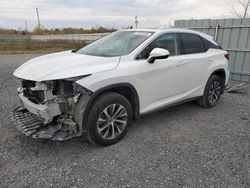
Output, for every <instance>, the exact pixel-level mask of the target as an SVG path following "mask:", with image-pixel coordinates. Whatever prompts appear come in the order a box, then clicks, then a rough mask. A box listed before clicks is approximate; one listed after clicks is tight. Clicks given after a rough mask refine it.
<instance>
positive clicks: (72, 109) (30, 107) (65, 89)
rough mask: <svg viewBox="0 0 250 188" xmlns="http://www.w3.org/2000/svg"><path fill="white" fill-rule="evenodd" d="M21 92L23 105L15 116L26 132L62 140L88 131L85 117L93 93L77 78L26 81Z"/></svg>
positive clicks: (19, 127)
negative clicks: (76, 80)
mask: <svg viewBox="0 0 250 188" xmlns="http://www.w3.org/2000/svg"><path fill="white" fill-rule="evenodd" d="M18 94H19V98H20V100H21V103H22V105H21V106H20V107H18V108H16V109H14V110H13V111H12V118H13V120H14V122H15V125H16V127H17V128H18V129H19V130H21V131H22V132H23V133H24V134H25V135H27V136H31V137H33V138H46V139H51V140H59V141H62V140H67V139H70V138H73V137H76V136H81V135H82V133H83V132H84V128H83V122H82V119H83V114H84V110H85V106H86V104H87V102H88V100H89V98H90V96H91V94H92V92H90V91H88V90H86V89H85V88H83V87H82V86H80V85H78V84H77V83H76V82H75V81H74V80H70V79H69V80H55V81H46V82H35V81H29V80H22V87H20V88H19V89H18Z"/></svg>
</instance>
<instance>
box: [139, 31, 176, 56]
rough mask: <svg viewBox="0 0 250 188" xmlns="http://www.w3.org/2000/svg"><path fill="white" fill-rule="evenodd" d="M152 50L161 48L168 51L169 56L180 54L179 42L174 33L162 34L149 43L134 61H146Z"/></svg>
mask: <svg viewBox="0 0 250 188" xmlns="http://www.w3.org/2000/svg"><path fill="white" fill-rule="evenodd" d="M154 48H163V49H166V50H168V51H169V53H170V56H174V55H179V54H180V42H179V37H178V35H177V34H176V33H167V34H163V35H161V36H160V37H158V38H157V39H155V40H154V41H153V42H151V43H150V44H149V45H148V46H147V47H146V48H145V49H144V50H143V51H142V52H141V53H140V54H139V55H138V56H137V58H136V59H147V58H148V57H149V55H150V52H151V51H152V50H153V49H154Z"/></svg>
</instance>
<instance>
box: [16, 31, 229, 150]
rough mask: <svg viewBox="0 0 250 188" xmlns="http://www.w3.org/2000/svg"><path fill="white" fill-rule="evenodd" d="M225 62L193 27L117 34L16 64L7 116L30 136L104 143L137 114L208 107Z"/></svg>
mask: <svg viewBox="0 0 250 188" xmlns="http://www.w3.org/2000/svg"><path fill="white" fill-rule="evenodd" d="M228 59H229V54H228V52H227V51H225V50H223V49H222V48H221V47H220V46H219V45H218V44H217V43H216V42H215V41H214V40H213V38H212V37H211V36H208V35H205V34H203V33H200V32H196V31H192V30H187V29H159V30H141V29H140V30H122V31H117V32H114V33H112V34H110V35H108V36H106V37H104V38H102V39H100V40H98V41H96V42H93V43H92V44H89V45H88V46H86V47H84V48H82V49H79V50H72V51H65V52H60V53H54V54H49V55H45V56H41V57H38V58H35V59H32V60H30V61H28V62H27V63H25V64H23V65H22V66H21V67H19V68H18V69H16V70H15V72H14V75H15V76H16V77H17V78H19V79H20V80H21V83H22V86H21V87H20V88H18V93H19V97H20V99H21V102H22V105H21V106H20V107H18V108H16V109H15V110H13V112H12V115H13V119H14V121H15V124H16V126H17V127H18V128H19V129H20V130H21V131H22V132H23V133H25V134H26V135H27V136H31V137H33V138H47V139H52V140H66V139H70V138H72V137H76V136H81V135H82V134H83V133H86V135H87V137H88V138H89V140H90V141H91V142H93V143H95V144H97V145H102V146H107V145H111V144H114V143H116V142H118V141H119V140H120V139H121V138H122V137H123V136H124V135H125V134H126V132H127V130H128V128H129V126H130V125H131V123H132V121H136V120H137V119H138V118H139V117H140V115H142V114H146V113H150V112H152V111H155V110H158V109H161V108H163V107H169V106H173V105H175V104H180V103H182V102H186V101H190V100H197V101H198V104H199V105H201V106H202V107H206V108H209V107H213V106H215V105H216V104H217V103H218V100H219V99H220V96H221V94H222V93H223V91H224V88H225V85H226V84H227V83H228V79H229V71H228Z"/></svg>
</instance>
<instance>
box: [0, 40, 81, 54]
mask: <svg viewBox="0 0 250 188" xmlns="http://www.w3.org/2000/svg"><path fill="white" fill-rule="evenodd" d="M85 45H86V43H85V42H83V41H63V40H54V41H32V40H26V41H0V54H25V53H50V52H59V51H64V50H71V49H79V48H81V47H83V46H85Z"/></svg>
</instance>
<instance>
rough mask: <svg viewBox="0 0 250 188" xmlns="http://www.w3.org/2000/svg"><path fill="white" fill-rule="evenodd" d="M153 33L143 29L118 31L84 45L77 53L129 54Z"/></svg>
mask: <svg viewBox="0 0 250 188" xmlns="http://www.w3.org/2000/svg"><path fill="white" fill-rule="evenodd" d="M152 34H153V33H152V32H143V31H117V32H114V33H112V34H110V35H108V36H105V37H103V38H101V39H100V40H97V41H95V42H93V43H91V44H89V45H87V46H86V47H83V48H82V49H80V50H78V51H77V52H76V53H79V54H85V55H93V56H101V57H116V56H122V55H127V54H129V53H131V52H132V51H133V50H134V49H136V48H137V47H138V46H139V45H140V44H141V43H143V42H144V41H145V40H146V39H148V38H149V37H150V36H151V35H152Z"/></svg>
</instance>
